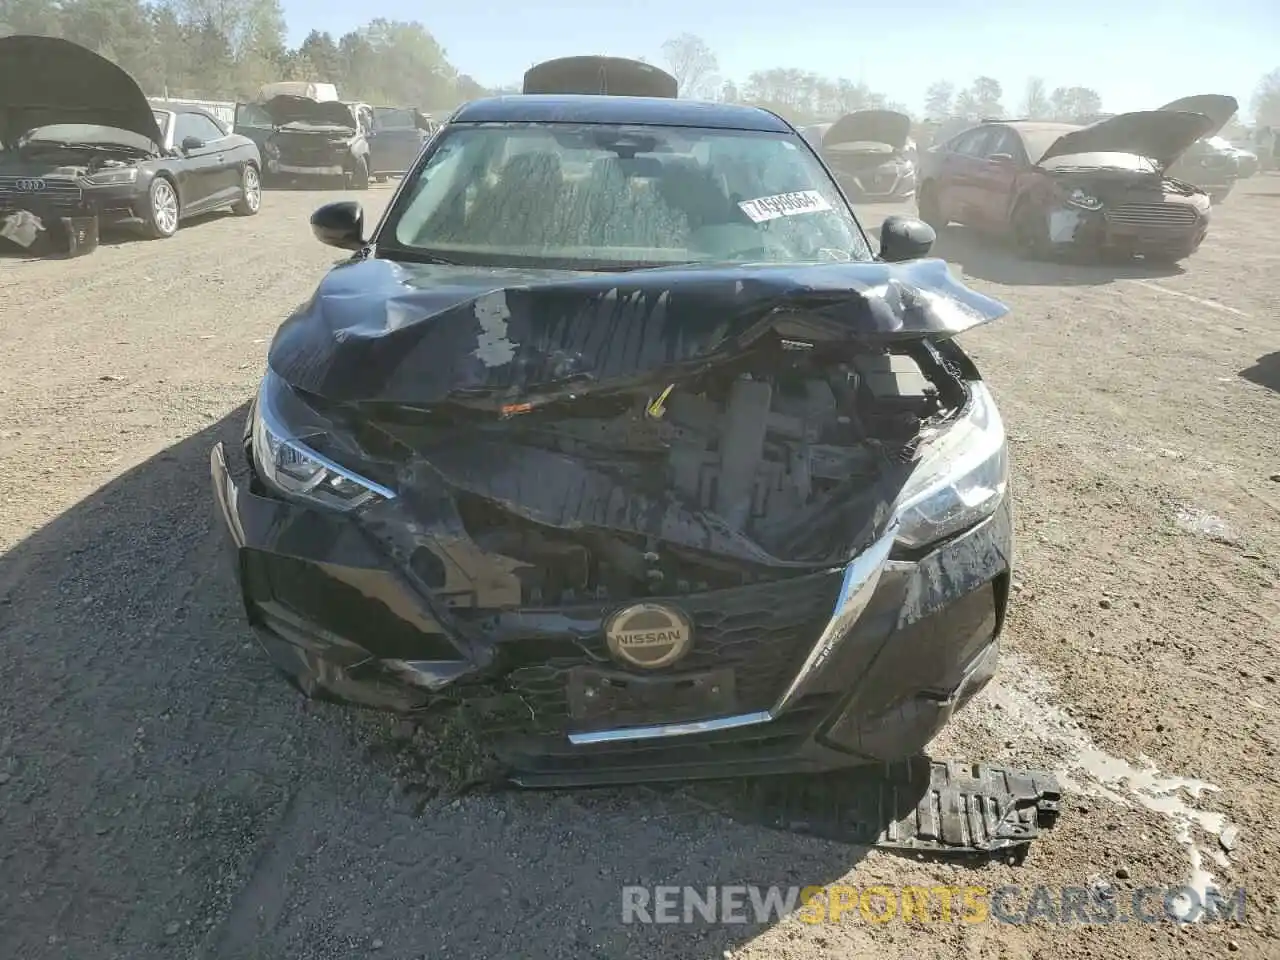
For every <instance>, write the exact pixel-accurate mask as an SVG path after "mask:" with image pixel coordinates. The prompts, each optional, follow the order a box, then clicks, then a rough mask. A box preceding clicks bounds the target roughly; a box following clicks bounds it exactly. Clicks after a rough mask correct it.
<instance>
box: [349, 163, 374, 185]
mask: <svg viewBox="0 0 1280 960" xmlns="http://www.w3.org/2000/svg"><path fill="white" fill-rule="evenodd" d="M347 187H348V188H349V189H351V190H368V189H369V161H368V160H367V159H365V158H364V157H357V158H356V161H355V168H354V169H353V170H352V171H351V173H349V174H347Z"/></svg>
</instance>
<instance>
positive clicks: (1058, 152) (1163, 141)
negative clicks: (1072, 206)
mask: <svg viewBox="0 0 1280 960" xmlns="http://www.w3.org/2000/svg"><path fill="white" fill-rule="evenodd" d="M1213 123H1214V121H1213V120H1211V119H1210V118H1209V117H1206V116H1205V115H1204V114H1202V113H1174V112H1171V111H1168V110H1144V111H1140V112H1137V113H1122V114H1120V115H1119V116H1115V117H1111V118H1110V119H1108V120H1103V121H1101V122H1099V123H1094V124H1091V125H1089V126H1087V127H1081V128H1080V129H1078V130H1072V131H1071V132H1070V133H1064V134H1063V135H1062V136H1060V137H1059V138H1058V139H1057V140H1055V141H1054V142H1053V143H1052V144H1051V145H1050V147H1049V149H1048V150H1046V151H1045V152H1044V155H1043V156H1041V157H1040V160H1039V162H1040V163H1044V161H1046V160H1048V159H1050V158H1052V157H1065V156H1071V155H1073V154H1080V153H1134V154H1137V155H1139V156H1142V157H1146V158H1147V159H1149V160H1154V161H1155V162H1156V163H1158V164H1159V165H1160V166H1162V167H1170V166H1172V165H1173V164H1174V163H1175V162H1176V161H1177V159H1178V158H1179V157H1180V156H1182V155H1183V154H1184V153H1185V152H1186V151H1187V149H1188V148H1189V147H1190V146H1191V145H1192V144H1193V143H1195V142H1196V141H1197V140H1199V139H1200V138H1201V137H1203V136H1205V132H1206V131H1208V130H1211V129H1212V128H1213Z"/></svg>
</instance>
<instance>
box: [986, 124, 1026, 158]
mask: <svg viewBox="0 0 1280 960" xmlns="http://www.w3.org/2000/svg"><path fill="white" fill-rule="evenodd" d="M992 133H993V135H992V136H991V137H990V138H989V139H988V140H986V141H985V142H984V143H983V145H982V155H983V156H984V157H990V156H992V155H993V154H997V153H1007V154H1008V155H1009V156H1011V157H1013V159H1014V160H1018V159H1020V157H1021V156H1022V141H1021V140H1020V138H1019V137H1018V135H1017V134H1016V133H1014V132H1013V131H1012V130H1008V129H1003V128H1000V127H995V128H993V131H992Z"/></svg>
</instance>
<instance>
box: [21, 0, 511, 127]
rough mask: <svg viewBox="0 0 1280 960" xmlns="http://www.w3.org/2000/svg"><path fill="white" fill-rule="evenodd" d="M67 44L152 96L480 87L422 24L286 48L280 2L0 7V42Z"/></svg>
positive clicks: (383, 24)
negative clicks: (12, 38)
mask: <svg viewBox="0 0 1280 960" xmlns="http://www.w3.org/2000/svg"><path fill="white" fill-rule="evenodd" d="M12 33H36V34H44V35H46V36H58V37H65V38H66V39H68V40H71V41H73V42H75V43H78V44H80V45H82V46H85V47H88V48H89V49H91V50H94V51H96V52H98V53H100V54H102V55H103V56H105V57H106V58H107V59H109V60H113V61H115V62H116V63H118V64H120V66H122V67H123V68H124V69H126V70H128V71H129V73H130V74H132V75H133V77H134V79H135V80H137V81H138V85H139V86H141V87H142V89H143V91H144V92H145V93H147V94H148V95H150V96H165V95H167V96H171V97H192V98H199V99H208V100H243V99H247V98H251V97H253V96H254V94H255V93H256V92H257V90H258V88H259V87H261V85H262V84H264V83H269V82H271V81H275V80H322V81H329V82H332V83H335V84H337V86H338V90H339V91H340V92H341V93H342V95H343V96H344V97H345V98H350V99H354V100H363V101H366V102H369V103H385V104H397V105H415V106H419V107H423V108H425V109H444V108H448V107H451V106H454V105H456V104H458V103H462V102H463V101H465V100H470V99H474V98H476V97H478V96H484V95H485V94H486V93H488V91H487V90H485V88H483V87H482V86H481V85H480V84H478V83H476V82H475V81H474V80H473V79H472V78H471V77H469V76H467V75H466V74H463V73H459V72H458V70H457V69H456V68H455V67H454V66H453V65H452V64H451V63H450V62H449V59H448V57H447V56H446V54H445V50H444V48H443V47H442V46H441V45H440V44H439V43H438V42H437V41H436V39H435V37H433V36H432V35H431V33H430V31H428V30H427V28H426V27H424V26H423V25H422V24H421V23H416V22H408V23H405V22H399V21H393V20H385V19H376V20H372V21H370V22H369V23H368V24H367V25H365V26H364V27H362V28H361V29H359V30H353V31H351V32H349V33H345V34H343V35H342V36H340V37H337V38H334V37H333V36H331V35H329V34H327V33H321V32H316V31H313V32H312V33H311V34H310V35H308V36H307V37H306V39H305V40H303V42H302V43H301V44H299V45H298V46H297V48H294V49H291V48H290V47H289V46H288V45H287V43H286V41H285V36H286V34H285V19H284V12H283V10H282V9H281V7H280V2H279V0H155V2H146V0H0V36H2V35H5V34H12Z"/></svg>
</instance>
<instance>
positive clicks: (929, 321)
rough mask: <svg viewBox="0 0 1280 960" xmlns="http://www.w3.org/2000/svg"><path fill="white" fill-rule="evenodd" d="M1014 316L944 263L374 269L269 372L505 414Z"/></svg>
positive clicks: (285, 344)
mask: <svg viewBox="0 0 1280 960" xmlns="http://www.w3.org/2000/svg"><path fill="white" fill-rule="evenodd" d="M1007 312H1008V308H1007V307H1005V305H1004V304H1002V303H1000V302H999V301H996V300H992V299H991V298H989V297H985V296H983V295H982V294H980V293H977V292H975V291H973V290H970V289H969V288H968V287H966V286H964V285H963V284H961V283H959V282H958V281H957V280H956V279H955V278H954V277H953V276H952V275H951V272H950V271H949V270H948V269H947V265H946V263H945V262H944V261H942V260H919V261H914V262H911V263H903V264H888V263H879V262H865V263H829V264H809V265H800V266H793V265H777V266H773V265H765V266H762V265H757V264H744V265H731V266H725V265H711V266H679V267H668V268H660V269H652V270H637V271H631V272H627V273H595V272H592V273H584V272H577V271H541V270H540V271H530V270H517V269H490V268H468V267H458V266H446V265H406V264H399V263H394V262H392V261H389V260H378V259H369V260H360V261H352V262H349V263H346V264H342V265H340V266H338V267H335V268H334V269H333V270H331V271H330V272H329V273H328V275H326V276H325V278H324V280H323V281H321V283H320V286H319V288H318V289H317V291H316V293H315V294H314V296H312V298H311V299H310V300H309V301H307V302H306V303H305V304H303V305H302V306H300V307H299V308H298V309H297V310H296V311H295V313H294V314H293V316H291V317H290V318H289V319H288V320H286V321H285V323H284V324H283V325H282V326H281V327H280V329H279V331H278V332H277V333H276V337H275V339H274V341H273V342H272V344H271V351H270V354H269V357H268V362H269V364H270V366H271V369H272V370H273V371H275V373H276V374H278V375H279V376H281V377H282V378H284V379H285V380H286V381H288V382H289V383H290V384H292V385H293V386H294V387H296V388H299V389H302V390H306V391H308V392H310V393H313V394H317V395H319V396H321V397H325V398H327V399H329V400H332V401H337V402H365V401H380V402H388V403H401V404H411V405H421V406H426V405H431V404H435V403H440V402H446V401H448V402H454V403H463V404H467V405H470V406H474V407H477V408H480V409H484V410H492V411H495V412H497V411H502V410H503V409H504V408H507V407H511V406H519V405H522V404H532V405H535V406H536V405H538V404H541V403H545V402H549V401H552V400H557V399H564V398H567V397H570V396H573V397H578V396H582V395H584V394H587V393H592V392H604V391H612V390H625V389H634V388H635V387H637V386H641V385H645V384H648V383H669V382H673V381H675V380H677V379H679V378H681V377H684V376H688V375H690V374H693V373H697V372H700V371H702V370H706V369H708V368H711V367H714V366H716V365H718V364H721V363H724V362H726V361H727V360H731V359H733V358H734V357H736V356H739V355H741V353H742V352H743V351H745V350H746V349H748V348H749V347H750V346H752V344H754V343H755V342H756V341H758V340H760V339H761V338H763V337H765V336H767V335H769V334H770V333H772V332H775V331H776V332H777V333H778V334H779V335H782V336H785V337H790V338H795V339H802V340H809V341H811V342H821V341H861V342H887V341H892V340H902V339H913V338H921V337H936V338H946V337H951V336H954V335H956V334H959V333H961V332H963V331H965V330H968V329H971V328H972V327H975V326H978V325H980V324H983V323H987V322H988V321H991V320H994V319H997V318H998V317H1001V316H1003V315H1004V314H1005V313H1007Z"/></svg>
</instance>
